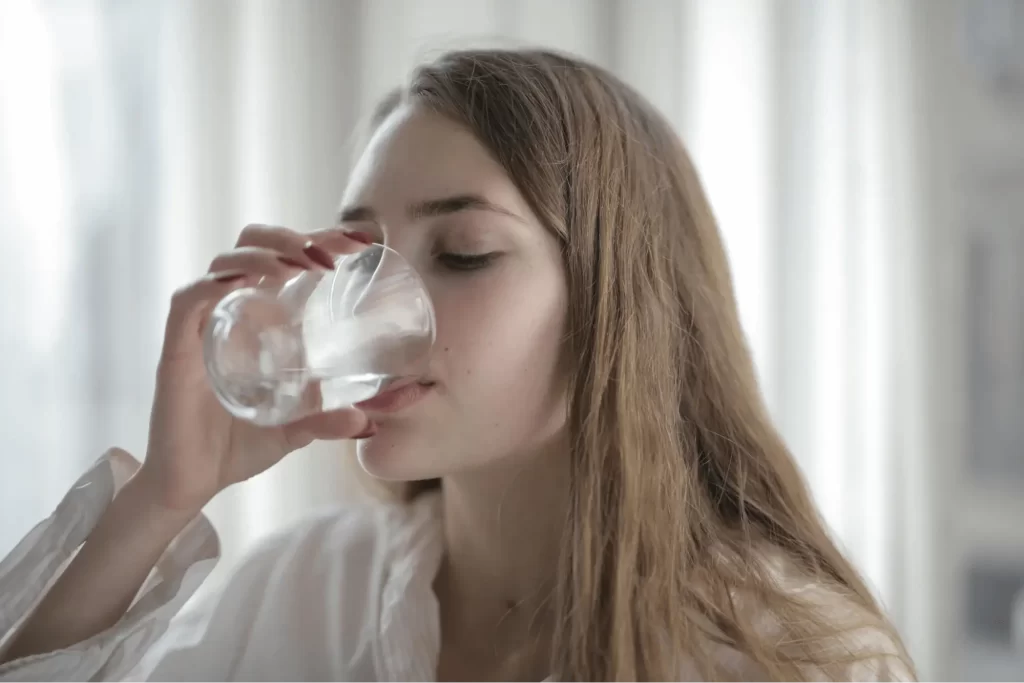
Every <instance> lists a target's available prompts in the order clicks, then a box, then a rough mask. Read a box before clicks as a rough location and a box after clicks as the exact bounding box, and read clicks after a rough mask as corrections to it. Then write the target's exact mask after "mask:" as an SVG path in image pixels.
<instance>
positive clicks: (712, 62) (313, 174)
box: [0, 0, 941, 676]
mask: <svg viewBox="0 0 1024 683" xmlns="http://www.w3.org/2000/svg"><path fill="white" fill-rule="evenodd" d="M927 4H928V3H927V2H924V3H920V2H912V1H911V0H777V1H773V0H641V1H635V2H633V1H630V0H563V1H562V2H558V3H551V2H547V1H546V0H520V1H519V2H505V1H504V0H432V1H431V2H426V1H424V0H419V1H417V0H361V1H360V0H351V1H344V2H343V1H340V0H218V1H217V2H208V1H206V0H176V1H171V0H167V1H164V2H161V1H158V0H152V1H150V2H143V3H126V2H116V1H114V0H92V1H89V0H80V1H78V2H71V1H64V2H61V1H43V0H5V2H4V3H0V226H2V232H0V235H2V237H0V240H2V241H0V245H2V247H3V252H2V253H3V256H4V260H5V262H6V267H4V268H0V287H2V289H0V316H2V321H3V325H2V329H3V332H2V333H0V335H2V336H0V340H2V346H0V350H2V351H3V353H2V356H0V364H2V366H0V368H2V372H3V375H4V378H5V381H4V382H3V385H2V387H3V388H2V392H3V393H2V394H0V409H2V411H3V413H2V418H0V425H2V428H0V429H2V431H0V437H2V443H3V448H2V450H0V459H2V467H0V473H2V474H0V482H2V483H0V552H2V551H5V550H6V549H8V548H9V547H10V546H11V545H12V544H13V543H14V542H15V540H16V539H17V538H18V537H19V536H20V535H21V534H22V533H23V532H24V531H25V530H26V529H27V528H28V526H29V525H30V524H32V523H33V522H34V521H35V520H37V519H39V518H40V517H41V516H43V515H45V514H46V513H47V512H48V510H49V509H50V508H51V506H52V505H53V504H54V502H55V501H56V500H57V499H58V497H59V495H60V494H61V492H62V491H63V489H64V487H66V486H67V485H68V484H69V483H70V482H71V481H72V480H73V479H74V477H75V475H76V473H77V472H79V471H80V470H81V469H82V468H83V467H84V466H85V465H86V464H87V463H88V462H89V461H90V460H91V459H93V458H95V457H97V456H98V455H99V454H100V453H101V452H102V450H103V449H104V448H105V447H106V446H108V445H111V444H118V445H122V446H124V447H127V448H128V449H130V450H131V451H133V452H134V453H136V454H137V455H138V456H140V457H141V456H143V455H144V453H145V441H146V429H147V414H148V408H149V401H150V398H151V393H152V384H153V382H152V378H153V368H154V364H155V361H156V357H157V353H158V350H159V344H160V335H161V332H162V321H163V317H164V315H165V311H166V305H167V301H168V298H169V295H170V293H171V292H172V291H173V289H174V288H175V287H176V286H178V285H179V284H181V283H183V282H185V281H187V280H188V279H190V278H193V277H195V276H196V275H198V274H199V273H201V272H202V271H203V270H204V269H205V266H206V263H207V262H208V260H209V259H210V258H211V256H212V255H213V254H215V253H216V252H218V251H220V250H223V249H226V248H228V247H229V246H230V245H231V243H232V241H233V239H234V237H235V235H236V234H237V232H238V230H239V229H240V228H241V227H242V226H243V225H245V224H246V223H248V222H269V223H280V224H285V225H289V226H294V227H296V228H299V229H314V228H318V227H323V226H325V225H328V224H329V222H330V221H331V217H332V214H333V211H334V208H335V202H336V201H337V199H338V197H339V196H340V193H341V190H342V187H343V184H344V181H345V176H346V170H347V167H348V164H349V160H350V157H351V154H352V144H351V143H352V140H351V137H350V136H351V133H352V130H353V128H354V126H355V125H356V123H357V122H358V121H359V119H360V117H361V116H362V115H363V114H365V112H366V111H367V110H368V108H369V107H370V106H371V105H372V104H373V102H374V101H375V100H376V99H377V98H378V97H379V96H380V95H381V94H383V93H384V92H385V91H386V90H387V89H388V88H390V87H391V86H393V85H395V84H397V83H399V82H400V80H401V79H402V77H403V76H404V75H406V74H407V72H408V70H409V69H410V67H412V66H413V65H414V64H415V63H416V62H417V61H419V60H421V59H424V58H429V57H430V56H431V55H432V54H435V53H437V52H439V51H441V50H443V49H445V48H449V47H463V46H467V45H474V44H475V45H480V44H500V45H518V44H524V43H525V44H542V45H547V46H551V47H556V48H560V49H565V50H570V51H572V52H575V53H577V54H580V55H582V56H584V57H587V58H589V59H591V60H593V61H596V62H597V63H599V64H602V65H604V66H607V67H609V68H611V69H613V70H614V71H616V72H617V73H619V74H620V75H622V76H623V77H624V78H626V79H627V80H628V81H629V82H631V83H632V84H634V85H635V86H636V87H637V88H639V89H640V90H641V91H642V92H643V93H644V94H646V95H647V96H648V97H649V98H650V99H651V100H652V101H653V102H654V103H655V104H656V105H657V106H658V107H659V108H661V110H662V111H663V112H664V113H665V114H666V115H667V116H668V117H669V118H670V120H671V121H672V122H673V123H674V124H675V125H676V126H677V128H678V130H679V131H680V133H681V134H682V135H683V136H684V139H685V140H686V141H687V144H688V145H689V147H690V149H691V151H692V153H693V155H694V157H695V159H696V162H697V166H698V168H699V169H700V171H701V173H702V175H703V178H704V181H705V184H706V187H707V189H708V192H709V193H710V196H711V200H712V204H713V205H714V207H715V210H716V212H717V215H718V217H719V219H720V223H721V227H722V230H723V231H724V233H725V237H726V242H727V245H728V248H729V253H730V257H731V259H732V263H733V270H734V276H735V279H736V284H737V289H738V294H739V298H740V305H741V313H742V316H743V320H744V324H745V326H746V329H747V332H748V335H749V337H750V341H751V344H752V347H753V350H754V354H755V357H756V360H757V362H758V367H759V369H760V373H761V377H762V381H763V384H764V388H765V392H766V395H767V397H768V401H769V404H770V406H771V408H772V411H773V413H774V415H775V416H776V419H777V420H778V422H779V424H780V426H781V428H782V430H783V433H784V435H785V436H786V438H787V440H788V441H789V443H790V444H791V446H792V447H793V449H794V451H795V453H796V455H797V457H798V459H799V460H800V463H801V465H802V466H803V467H804V469H805V472H806V474H807V476H808V478H809V481H810V482H811V484H812V486H813V489H814V491H815V495H816V496H817V499H818V501H819V503H820V505H821V506H822V509H823V511H824V513H825V516H826V518H827V520H828V522H829V523H830V524H831V525H832V527H833V529H834V530H835V533H836V536H837V538H838V539H839V540H840V542H841V543H842V544H843V545H844V547H846V548H847V549H848V551H849V552H850V554H851V555H852V557H853V558H854V560H855V561H856V562H857V563H858V564H859V566H860V567H861V568H862V569H863V570H864V572H865V573H866V575H867V576H868V578H869V580H870V581H871V583H872V585H873V586H874V587H875V588H876V590H877V591H878V592H879V594H880V596H881V597H882V599H883V600H884V602H885V603H886V604H887V605H888V607H889V608H890V610H891V611H892V612H893V614H894V616H895V617H896V619H897V621H898V622H899V623H900V625H901V626H902V627H903V630H904V632H905V635H906V637H907V639H908V641H909V644H910V645H911V648H912V650H913V651H914V654H915V655H916V656H917V658H918V661H919V663H920V665H921V667H922V672H923V673H924V674H925V675H926V676H927V675H940V672H939V671H938V669H937V668H936V667H938V666H939V663H940V662H941V658H940V657H939V654H938V651H937V648H939V647H940V646H941V643H940V642H939V640H938V638H937V636H936V633H937V632H936V631H935V629H934V628H933V626H932V620H933V612H932V611H930V610H931V609H932V608H931V605H932V602H933V597H934V591H933V588H932V586H931V585H930V584H929V581H928V577H929V575H930V571H929V564H930V563H931V561H932V559H933V558H934V551H933V545H934V538H935V529H934V528H933V527H934V525H933V523H932V519H931V517H930V516H929V515H928V510H930V509H931V508H932V500H933V499H934V497H935V496H936V495H938V494H937V493H936V490H935V487H934V485H933V482H932V480H931V477H930V475H929V472H930V470H929V468H928V467H927V464H926V461H925V457H924V455H925V452H926V450H927V448H928V445H929V438H930V436H929V434H928V433H927V432H926V430H925V428H924V421H923V416H924V415H926V414H927V399H928V397H927V396H926V395H925V394H924V382H923V374H924V370H923V368H922V367H921V361H920V360H919V359H920V358H921V356H922V353H923V351H922V349H923V348H924V347H923V345H924V344H925V343H926V342H925V340H924V338H923V336H922V333H921V329H922V324H923V323H922V316H921V313H920V309H921V299H920V292H921V290H922V288H923V287H924V286H926V285H925V283H924V282H923V279H922V278H923V277H924V276H923V272H924V270H923V265H922V263H921V260H922V258H924V256H923V253H924V251H923V249H922V246H921V245H922V242H921V240H922V237H921V228H920V220H918V218H917V216H918V208H919V201H920V199H919V196H920V195H919V192H918V190H917V188H916V183H917V173H918V170H919V164H920V162H919V158H920V157H919V153H918V151H917V150H916V149H915V146H914V145H915V140H917V139H918V138H917V137H916V136H915V135H914V134H913V133H914V130H915V124H916V118H915V117H920V116H922V114H921V113H919V111H918V110H919V106H918V104H917V101H918V99H917V98H916V96H915V94H914V93H915V90H914V87H912V86H913V83H914V78H915V69H916V68H917V65H918V63H919V61H920V55H918V54H916V53H915V43H914V41H913V34H914V32H913V30H912V28H913V24H914V21H915V17H917V16H919V15H920V14H921V13H923V12H927V11H928V9H927V7H924V5H927ZM347 457H351V456H350V454H349V453H347V452H345V448H344V447H343V446H337V445H327V444H319V445H315V446H314V447H311V448H310V449H307V452H305V453H301V454H297V455H295V456H293V457H291V458H290V459H288V460H287V461H286V462H285V463H283V464H282V465H281V466H279V467H278V468H275V469H274V470H273V471H271V472H270V473H268V474H266V475H263V476H261V477H258V478H257V479H256V480H254V481H252V482H249V483H247V484H245V485H243V486H240V487H237V490H234V491H230V492H228V493H227V494H225V495H224V496H223V497H222V498H220V499H218V500H217V501H215V503H214V504H213V505H212V506H211V511H210V512H211V514H212V516H213V517H214V520H215V522H216V523H217V524H218V526H219V527H220V528H221V530H222V531H223V533H224V538H225V543H226V548H227V552H228V555H229V557H230V558H235V557H237V554H238V552H239V551H240V549H241V548H243V547H244V546H246V545H247V544H248V543H250V542H251V541H252V540H253V538H255V537H257V536H260V535H262V534H264V533H266V532H267V531H268V530H271V529H274V528H277V527H279V526H281V525H283V524H287V523H288V522H290V521H292V520H294V519H295V518H297V517H299V516H301V515H303V514H306V513H307V512H308V511H309V510H310V509H312V508H314V507H319V506H321V505H325V504H329V503H331V502H333V501H336V500H338V499H343V498H345V497H346V496H351V495H353V493H352V492H351V490H349V488H346V486H345V482H344V477H343V471H344V468H343V467H341V466H340V464H339V463H340V461H341V460H342V459H344V458H347Z"/></svg>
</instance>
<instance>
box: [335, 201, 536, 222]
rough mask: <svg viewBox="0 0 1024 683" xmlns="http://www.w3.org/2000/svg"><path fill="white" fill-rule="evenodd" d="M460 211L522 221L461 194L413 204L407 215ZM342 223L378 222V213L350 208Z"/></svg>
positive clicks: (343, 213) (491, 204)
mask: <svg viewBox="0 0 1024 683" xmlns="http://www.w3.org/2000/svg"><path fill="white" fill-rule="evenodd" d="M460 211H490V212H492V213H498V214H501V215H503V216H509V217H511V218H515V219H516V220H520V221H521V220H522V218H520V217H519V216H518V215H516V214H515V213H513V212H511V211H509V210H508V209H506V208H505V207H503V206H499V205H498V204H495V203H494V202H492V201H490V200H488V199H485V198H484V197H482V196H480V195H478V194H459V195H454V196H451V197H441V198H438V199H427V200H425V201H422V202H417V203H415V204H411V205H410V206H409V207H408V208H407V209H406V213H407V214H408V215H409V217H410V218H411V219H413V220H418V219H421V218H433V217H436V216H447V215H449V214H453V213H458V212H460ZM338 221H339V222H340V223H347V222H352V221H372V222H376V221H377V213H376V212H375V211H374V210H373V209H371V208H370V207H368V206H350V207H345V208H343V209H342V210H341V213H340V214H339V215H338Z"/></svg>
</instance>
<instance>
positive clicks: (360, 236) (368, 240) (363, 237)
mask: <svg viewBox="0 0 1024 683" xmlns="http://www.w3.org/2000/svg"><path fill="white" fill-rule="evenodd" d="M345 237H348V238H349V239H350V240H355V241H356V242H360V243H362V244H373V243H374V237H373V235H371V234H370V233H368V232H360V231H358V230H350V231H347V232H346V233H345Z"/></svg>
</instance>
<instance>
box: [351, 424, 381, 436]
mask: <svg viewBox="0 0 1024 683" xmlns="http://www.w3.org/2000/svg"><path fill="white" fill-rule="evenodd" d="M376 433H377V423H376V422H374V421H373V420H370V421H369V422H367V423H366V428H365V429H363V431H361V432H359V433H358V434H356V435H355V436H353V437H352V438H353V439H368V438H370V437H371V436H373V435H374V434H376Z"/></svg>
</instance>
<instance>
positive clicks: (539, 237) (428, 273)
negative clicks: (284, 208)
mask: <svg viewBox="0 0 1024 683" xmlns="http://www.w3.org/2000/svg"><path fill="white" fill-rule="evenodd" d="M342 224H343V226H344V227H346V228H348V229H351V230H359V231H364V232H369V233H371V234H372V235H374V237H375V238H376V239H377V240H379V241H383V242H384V243H385V244H387V245H388V246H390V247H391V248H393V249H395V250H396V251H398V252H399V253H400V254H402V256H404V257H405V258H406V260H408V261H409V263H411V264H412V265H413V267H414V268H415V269H416V270H417V271H418V272H419V274H420V276H421V277H422V278H423V281H424V283H426V286H427V289H428V290H429V293H430V297H431V299H432V301H433V304H434V309H435V313H436V321H437V341H436V342H435V345H434V349H433V352H432V356H431V359H430V365H429V372H428V377H427V378H426V380H428V381H429V382H432V383H433V384H432V385H431V386H430V388H429V389H428V390H426V391H424V392H422V393H421V395H420V396H419V398H418V399H417V400H416V401H414V402H412V403H411V404H408V405H405V406H404V407H402V408H400V409H398V410H390V411H384V410H374V409H372V408H369V409H367V414H368V416H369V417H370V419H371V420H373V421H374V422H375V423H376V424H377V425H378V431H377V434H376V435H375V436H373V437H370V438H368V439H363V440H361V441H360V442H359V460H360V462H361V463H362V466H363V467H364V468H365V469H366V470H367V471H368V472H369V473H370V474H372V475H375V476H377V477H381V478H383V479H392V480H414V479H427V478H433V477H441V476H445V475H449V474H455V473H458V472H464V471H467V470H471V469H473V468H479V467H481V466H483V465H487V464H489V463H493V462H497V461H499V460H509V459H511V458H516V457H526V456H528V455H529V454H531V453H535V452H537V451H538V450H539V449H541V448H543V447H545V446H548V445H550V444H552V443H554V442H555V440H556V439H557V438H558V437H559V436H560V435H561V433H562V430H563V429H564V426H565V398H566V396H565V381H564V380H565V372H564V368H562V367H561V363H560V361H561V351H562V343H561V342H562V337H563V335H564V333H565V316H566V308H567V289H566V282H565V274H564V270H563V266H562V259H561V253H560V249H559V245H558V243H557V241H556V239H555V238H554V237H553V236H552V235H551V233H550V232H549V231H548V230H546V229H545V228H544V227H542V226H541V224H540V222H539V221H538V220H537V218H536V216H534V214H533V212H532V211H531V210H530V208H529V206H528V204H527V202H526V200H525V199H524V198H523V196H522V195H521V194H520V193H519V191H518V190H517V189H516V187H515V186H514V185H513V183H512V181H511V180H510V179H509V177H508V175H506V173H505V171H504V170H503V169H502V167H501V166H500V165H499V164H498V162H496V161H495V160H494V159H493V158H492V157H491V156H490V154H489V153H488V152H487V150H486V149H485V148H484V147H483V146H482V145H481V144H480V143H479V142H478V141H477V140H476V139H475V138H474V137H473V135H472V134H470V133H469V132H468V131H467V130H465V129H463V128H461V127H460V126H458V125H457V124H455V123H454V122H452V121H450V120H449V119H447V118H444V117H442V116H439V115H437V114H434V113H431V112H428V111H426V110H424V109H422V108H420V107H416V106H414V105H403V106H402V107H400V108H399V109H398V110H396V111H395V112H394V113H393V114H392V115H391V116H390V117H388V119H387V120H386V121H385V122H384V123H383V124H382V125H381V126H380V127H379V128H378V130H377V131H376V133H375V134H374V136H373V138H372V139H371V141H370V143H369V145H368V146H367V149H366V151H365V152H364V154H363V156H362V157H361V159H360V160H359V162H358V164H357V165H356V167H355V169H354V171H353V173H352V176H351V180H350V183H349V186H348V188H347V190H346V192H345V197H344V199H343V201H342Z"/></svg>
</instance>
